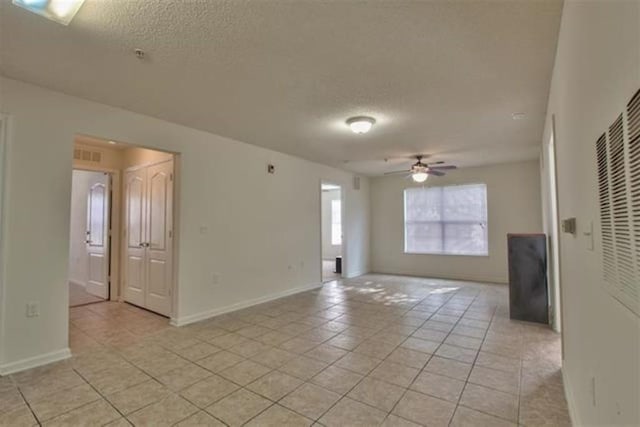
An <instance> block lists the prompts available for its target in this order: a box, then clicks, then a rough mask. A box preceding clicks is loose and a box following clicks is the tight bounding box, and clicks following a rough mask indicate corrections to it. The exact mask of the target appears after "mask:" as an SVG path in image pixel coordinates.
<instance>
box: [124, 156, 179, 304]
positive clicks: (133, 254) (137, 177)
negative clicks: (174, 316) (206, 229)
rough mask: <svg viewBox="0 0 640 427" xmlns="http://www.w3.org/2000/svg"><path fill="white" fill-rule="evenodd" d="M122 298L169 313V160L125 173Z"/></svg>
mask: <svg viewBox="0 0 640 427" xmlns="http://www.w3.org/2000/svg"><path fill="white" fill-rule="evenodd" d="M124 192H125V203H124V204H125V206H124V208H125V214H124V216H125V218H124V224H125V236H124V241H125V245H124V246H125V254H124V258H125V260H124V271H123V275H124V299H125V301H127V302H130V303H132V304H135V305H137V306H140V307H143V308H146V309H148V310H151V311H154V312H156V313H159V314H162V315H165V316H169V315H171V301H172V297H171V294H172V286H173V259H172V256H173V230H172V228H173V160H169V161H166V162H162V163H157V164H153V165H149V166H144V167H139V168H135V169H130V170H127V171H126V172H125V189H124Z"/></svg>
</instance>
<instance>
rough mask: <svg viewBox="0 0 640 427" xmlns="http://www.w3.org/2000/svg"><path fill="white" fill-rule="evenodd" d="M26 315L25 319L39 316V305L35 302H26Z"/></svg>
mask: <svg viewBox="0 0 640 427" xmlns="http://www.w3.org/2000/svg"><path fill="white" fill-rule="evenodd" d="M26 315H27V317H38V316H40V303H38V302H37V301H32V302H28V303H27V310H26Z"/></svg>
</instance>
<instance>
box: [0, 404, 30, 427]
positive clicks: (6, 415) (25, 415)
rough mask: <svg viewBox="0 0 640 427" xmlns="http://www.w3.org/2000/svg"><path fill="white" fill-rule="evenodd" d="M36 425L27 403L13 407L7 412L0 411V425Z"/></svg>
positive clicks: (3, 426) (26, 426)
mask: <svg viewBox="0 0 640 427" xmlns="http://www.w3.org/2000/svg"><path fill="white" fill-rule="evenodd" d="M35 425H38V422H37V421H36V419H35V417H34V416H33V414H32V413H31V410H29V407H28V406H27V405H21V406H17V407H13V408H12V409H10V410H9V411H7V412H0V426H1V427H31V426H35Z"/></svg>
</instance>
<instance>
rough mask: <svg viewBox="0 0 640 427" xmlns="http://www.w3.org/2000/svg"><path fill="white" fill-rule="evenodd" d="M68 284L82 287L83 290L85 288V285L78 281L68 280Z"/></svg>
mask: <svg viewBox="0 0 640 427" xmlns="http://www.w3.org/2000/svg"><path fill="white" fill-rule="evenodd" d="M69 283H73V284H74V285H78V286H82V287H83V288H86V287H87V284H86V283H82V282H81V281H80V280H76V279H69Z"/></svg>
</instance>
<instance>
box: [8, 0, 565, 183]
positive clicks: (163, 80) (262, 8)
mask: <svg viewBox="0 0 640 427" xmlns="http://www.w3.org/2000/svg"><path fill="white" fill-rule="evenodd" d="M561 8H562V3H561V1H559V0H546V1H533V0H531V1H515V0H513V1H482V0H478V1H464V2H463V1H424V2H420V1H400V0H389V1H355V0H354V1H320V0H318V1H305V0H300V1H289V0H282V1H271V0H253V1H248V0H229V1H214V0H210V1H204V0H200V1H196V0H192V1H167V0H113V1H103V0H86V2H85V4H84V5H83V7H82V8H81V9H80V11H79V12H78V14H77V15H76V17H75V19H74V20H73V21H72V23H71V25H70V26H68V27H64V26H62V25H59V24H56V23H54V22H50V21H48V20H45V19H43V18H41V17H39V16H37V15H34V14H31V13H29V12H27V11H25V10H23V9H19V8H17V7H15V6H13V5H11V4H10V0H0V72H1V73H2V74H3V75H5V76H7V77H10V78H15V79H19V80H23V81H27V82H31V83H34V84H38V85H41V86H44V87H48V88H51V89H54V90H58V91H62V92H65V93H68V94H72V95H76V96H79V97H83V98H87V99H91V100H95V101H99V102H103V103H105V104H110V105H113V106H118V107H122V108H125V109H128V110H131V111H136V112H140V113H143V114H147V115H151V116H155V117H159V118H162V119H165V120H169V121H172V122H176V123H180V124H183V125H186V126H191V127H194V128H198V129H202V130H206V131H210V132H212V133H216V134H219V135H224V136H228V137H231V138H235V139H238V140H241V141H245V142H248V143H251V144H255V145H260V146H264V147H268V148H271V149H274V150H278V151H282V152H285V153H289V154H293V155H296V156H300V157H303V158H306V159H310V160H314V161H318V162H322V163H326V164H331V165H334V166H338V167H341V168H345V169H349V170H353V171H356V172H359V173H364V174H379V173H382V172H385V171H389V170H395V169H397V168H398V167H399V166H404V165H406V166H408V165H409V164H410V163H411V161H410V160H407V161H403V160H395V161H389V162H384V161H383V159H384V158H396V157H402V156H410V155H412V154H416V153H427V154H432V155H433V157H432V158H431V159H434V160H445V161H447V162H453V163H457V164H458V165H460V166H470V165H480V164H490V163H498V162H504V161H511V160H520V159H527V158H533V157H536V156H537V154H538V147H539V145H540V140H541V137H542V128H543V122H544V114H545V109H546V102H547V95H548V90H549V83H550V76H551V70H552V66H553V58H554V54H555V46H556V40H557V34H558V26H559V20H560V13H561ZM135 48H142V49H144V50H145V51H146V53H147V57H146V59H145V60H142V61H141V60H138V59H136V57H135V56H134V54H133V51H134V49H135ZM514 112H523V113H525V114H526V117H525V119H523V120H513V119H512V117H511V115H512V113H514ZM362 114H366V115H371V116H373V117H375V118H376V120H377V124H376V125H375V126H374V128H373V130H372V131H371V132H370V133H369V134H366V135H355V134H353V133H351V132H350V130H349V128H348V127H347V125H346V124H345V123H344V121H345V120H346V119H347V118H348V117H350V116H354V115H362ZM103 136H104V137H106V138H108V135H103ZM132 142H135V141H132ZM345 161H347V162H345Z"/></svg>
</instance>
